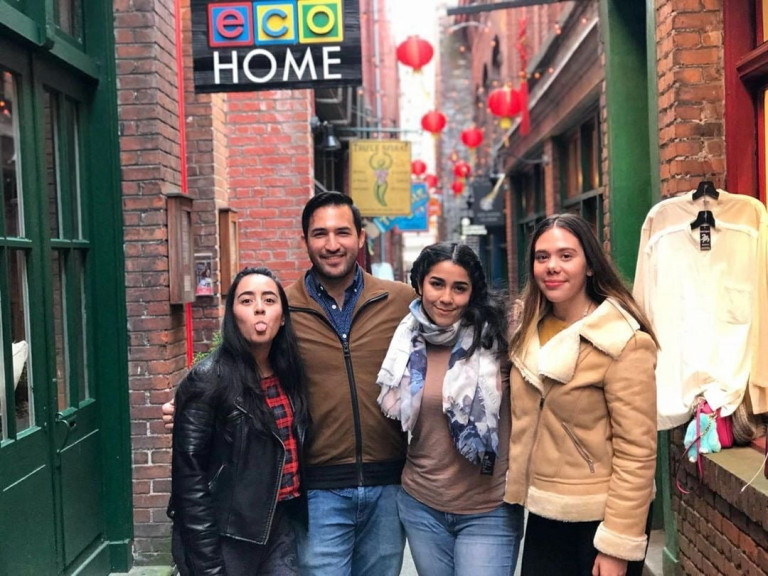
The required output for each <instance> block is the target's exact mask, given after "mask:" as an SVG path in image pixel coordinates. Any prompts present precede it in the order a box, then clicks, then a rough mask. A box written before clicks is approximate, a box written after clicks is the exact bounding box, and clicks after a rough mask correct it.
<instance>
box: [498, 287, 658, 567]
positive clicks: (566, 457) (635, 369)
mask: <svg viewBox="0 0 768 576" xmlns="http://www.w3.org/2000/svg"><path fill="white" fill-rule="evenodd" d="M511 360H512V364H513V366H512V371H511V374H510V400H511V409H512V430H511V435H510V444H509V474H508V475H507V486H506V491H505V496H504V499H505V501H506V502H509V503H511V504H523V505H524V506H525V507H526V508H527V509H528V510H529V511H531V512H533V513H534V514H537V515H539V516H543V517H545V518H550V519H554V520H561V521H565V522H586V521H601V523H600V525H599V527H598V529H597V532H596V534H595V539H594V545H595V547H596V548H597V549H598V550H599V551H600V552H603V553H604V554H608V555H610V556H615V557H617V558H622V559H625V560H641V559H642V558H643V557H644V555H645V549H646V540H647V538H646V536H645V525H646V519H647V515H648V508H649V506H650V503H651V500H652V499H653V493H654V481H653V479H654V471H655V466H656V380H655V374H654V369H655V365H656V345H655V344H654V342H653V339H652V338H651V337H650V336H649V335H648V334H646V333H645V332H641V331H640V326H639V324H638V323H637V321H636V320H635V319H634V318H633V317H632V316H631V315H630V314H629V313H628V312H627V311H625V310H624V309H623V308H622V307H621V306H620V305H619V304H618V302H616V301H615V300H613V299H610V298H609V299H606V300H605V301H604V302H603V303H602V304H600V306H598V308H597V309H596V310H595V311H594V312H593V313H592V314H590V315H589V316H587V317H585V318H584V319H582V320H580V321H578V322H576V323H574V324H572V325H571V326H569V327H568V328H566V329H565V330H563V331H562V332H560V333H559V334H557V335H556V336H554V337H553V338H552V339H551V340H550V341H549V342H547V343H546V344H545V345H544V346H543V347H540V345H539V339H538V333H536V334H534V335H533V336H532V337H531V338H530V340H529V343H528V344H527V346H526V348H525V349H524V350H522V351H519V352H512V353H511Z"/></svg>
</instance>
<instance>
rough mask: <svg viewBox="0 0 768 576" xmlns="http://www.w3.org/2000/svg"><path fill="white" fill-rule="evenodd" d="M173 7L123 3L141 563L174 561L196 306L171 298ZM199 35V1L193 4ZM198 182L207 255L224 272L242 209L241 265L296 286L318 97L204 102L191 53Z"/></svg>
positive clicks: (190, 158) (189, 107) (175, 184)
mask: <svg viewBox="0 0 768 576" xmlns="http://www.w3.org/2000/svg"><path fill="white" fill-rule="evenodd" d="M172 8H173V3H172V2H156V1H153V0H132V1H131V0H117V1H116V2H115V29H116V30H115V33H116V42H117V48H116V57H117V70H118V80H117V85H118V99H119V100H118V106H119V119H120V145H121V163H122V167H123V172H122V179H123V182H122V190H123V198H124V201H123V202H124V225H125V234H124V235H125V258H126V286H127V307H128V331H129V339H130V348H129V367H128V369H129V387H130V400H131V437H132V445H133V493H134V496H133V497H134V536H135V538H134V559H135V562H136V564H138V565H143V564H168V563H169V562H170V554H169V549H170V546H169V539H168V534H169V529H170V524H169V523H168V519H167V518H166V515H165V509H166V506H167V503H168V497H169V494H170V456H171V453H170V444H171V437H170V435H168V434H166V433H165V431H164V429H163V426H162V421H161V420H160V418H159V416H160V406H161V405H162V404H163V403H164V402H166V401H167V400H168V399H170V398H171V397H172V394H173V391H174V389H175V386H176V385H177V384H178V382H179V381H180V380H181V378H182V377H183V376H184V375H185V374H186V340H185V318H184V309H183V306H177V305H171V304H170V303H169V278H168V244H167V227H166V222H167V214H166V204H165V196H164V194H165V193H167V192H176V191H179V190H180V188H181V180H182V179H181V175H180V166H181V162H180V146H179V141H180V130H179V117H178V114H179V107H178V105H177V102H178V96H177V82H176V64H175V60H176V53H175V50H176V48H175V35H174V29H175V28H174V18H173V12H172ZM182 21H183V22H184V25H183V26H184V31H185V34H186V36H185V37H188V33H189V7H188V1H187V2H185V3H184V5H183V6H182ZM184 54H185V61H186V63H187V66H186V67H185V74H184V80H185V105H186V117H185V122H186V124H185V129H186V136H187V139H186V145H187V162H188V165H187V176H188V190H189V192H190V196H191V197H193V198H195V203H194V208H195V213H194V221H193V224H194V233H195V251H196V252H210V253H211V254H212V255H213V261H214V272H216V271H218V261H217V258H218V256H219V255H218V230H217V206H229V207H231V208H234V209H237V210H238V211H239V214H238V215H239V220H240V239H239V240H240V259H241V265H242V266H246V265H266V266H269V267H270V268H272V269H274V270H275V271H276V272H277V274H278V275H279V277H280V279H281V280H282V281H283V282H284V283H286V284H287V283H290V282H292V281H293V280H296V279H297V278H298V277H299V275H300V272H301V271H302V270H304V269H305V268H306V267H307V265H308V261H307V259H306V255H305V251H304V249H303V247H302V245H301V243H300V240H299V237H300V233H299V230H300V216H301V209H302V207H303V205H304V203H305V202H306V200H307V199H308V198H309V197H310V195H311V193H312V190H313V157H312V145H311V134H310V130H309V115H310V110H311V107H312V93H311V92H309V91H295V92H262V93H250V94H235V95H195V94H194V91H193V84H192V74H191V67H190V65H189V63H190V58H191V48H190V43H189V42H185V45H184ZM220 315H221V303H220V299H219V298H218V297H202V298H198V299H197V301H196V302H195V303H194V305H193V327H194V340H195V342H194V344H195V349H196V350H205V349H207V348H208V346H209V344H208V343H209V342H210V339H211V335H212V333H213V331H214V330H216V329H218V326H219V319H220Z"/></svg>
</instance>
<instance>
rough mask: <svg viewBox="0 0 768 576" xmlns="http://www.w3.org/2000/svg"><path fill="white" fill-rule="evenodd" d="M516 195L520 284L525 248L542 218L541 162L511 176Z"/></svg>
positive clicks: (524, 271)
mask: <svg viewBox="0 0 768 576" xmlns="http://www.w3.org/2000/svg"><path fill="white" fill-rule="evenodd" d="M511 182H512V183H513V184H512V186H513V190H514V191H515V192H516V196H517V216H518V217H517V256H518V260H517V261H518V263H519V264H518V267H517V271H518V273H517V276H518V283H519V285H520V286H522V285H523V284H524V282H525V274H526V261H525V260H526V249H527V247H528V241H529V239H530V238H531V236H532V235H533V230H534V229H535V228H536V224H538V223H539V222H541V221H542V220H543V219H544V216H545V214H544V169H543V166H542V165H541V164H534V165H532V166H530V168H529V169H528V170H526V171H525V172H520V173H518V174H516V175H515V176H513V177H512V179H511Z"/></svg>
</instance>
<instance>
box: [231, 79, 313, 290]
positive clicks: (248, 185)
mask: <svg viewBox="0 0 768 576" xmlns="http://www.w3.org/2000/svg"><path fill="white" fill-rule="evenodd" d="M311 109H312V92H311V91H309V90H295V91H276V92H257V93H243V94H231V95H230V96H229V107H228V112H227V125H228V126H229V131H230V134H229V139H228V150H229V159H228V174H229V178H228V189H229V195H230V196H229V198H230V205H231V206H232V207H233V208H235V209H237V210H238V212H239V222H240V225H239V226H240V265H241V266H262V265H265V266H269V267H270V268H272V270H274V272H275V273H276V274H277V276H278V278H279V279H280V280H281V281H282V282H283V283H284V284H286V285H287V284H290V283H291V282H293V281H294V280H296V279H298V278H299V276H300V275H301V273H302V272H303V271H304V270H306V268H307V266H308V265H309V261H308V259H307V257H306V250H305V249H304V247H303V245H302V243H301V240H300V237H301V211H302V209H303V207H304V204H305V203H306V201H307V200H308V199H309V198H310V196H311V195H312V194H313V189H314V188H313V187H314V177H313V147H312V134H311V132H310V129H309V117H310V114H311Z"/></svg>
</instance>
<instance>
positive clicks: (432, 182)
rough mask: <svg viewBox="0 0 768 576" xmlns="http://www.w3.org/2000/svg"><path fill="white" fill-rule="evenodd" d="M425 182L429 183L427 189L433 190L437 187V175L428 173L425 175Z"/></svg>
mask: <svg viewBox="0 0 768 576" xmlns="http://www.w3.org/2000/svg"><path fill="white" fill-rule="evenodd" d="M424 182H425V183H426V185H427V189H429V190H432V189H433V188H437V176H435V175H434V174H427V175H426V176H424Z"/></svg>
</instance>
